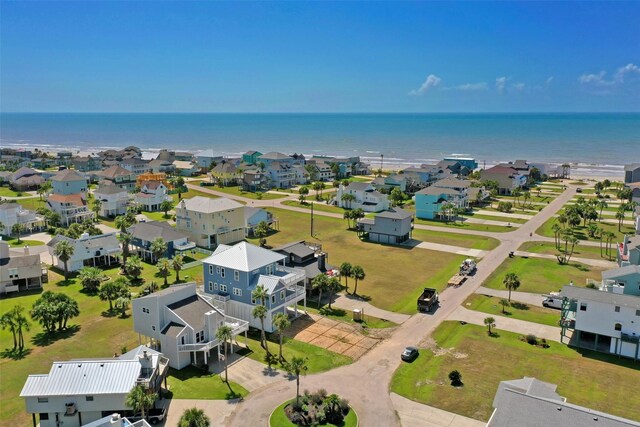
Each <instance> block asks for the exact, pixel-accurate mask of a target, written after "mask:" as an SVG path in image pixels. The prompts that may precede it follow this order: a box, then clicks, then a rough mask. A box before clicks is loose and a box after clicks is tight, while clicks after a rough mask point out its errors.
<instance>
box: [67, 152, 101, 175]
mask: <svg viewBox="0 0 640 427" xmlns="http://www.w3.org/2000/svg"><path fill="white" fill-rule="evenodd" d="M71 164H72V165H73V168H74V169H75V170H77V171H80V172H89V171H95V170H99V169H100V168H101V167H102V160H100V159H99V158H98V157H93V156H86V157H82V156H76V157H74V158H73V159H71Z"/></svg>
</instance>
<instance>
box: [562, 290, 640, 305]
mask: <svg viewBox="0 0 640 427" xmlns="http://www.w3.org/2000/svg"><path fill="white" fill-rule="evenodd" d="M560 294H561V295H562V296H563V297H567V298H570V299H575V300H581V301H583V300H584V301H594V302H601V303H605V304H611V305H620V306H624V307H631V308H635V309H636V310H640V297H638V296H635V295H625V294H616V293H613V292H607V291H600V290H598V289H589V288H580V287H578V286H568V285H567V286H563V287H562V291H561V292H560Z"/></svg>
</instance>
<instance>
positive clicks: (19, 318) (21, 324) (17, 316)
mask: <svg viewBox="0 0 640 427" xmlns="http://www.w3.org/2000/svg"><path fill="white" fill-rule="evenodd" d="M11 313H12V315H13V319H14V321H15V323H16V329H17V330H18V348H19V349H20V351H22V350H24V335H23V333H22V330H25V331H29V330H31V323H29V319H27V317H26V316H25V315H24V307H23V306H21V305H16V306H15V307H13V309H12V310H11Z"/></svg>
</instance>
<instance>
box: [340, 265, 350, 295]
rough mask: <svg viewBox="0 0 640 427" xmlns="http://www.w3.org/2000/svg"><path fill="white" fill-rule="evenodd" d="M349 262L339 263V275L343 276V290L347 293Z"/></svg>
mask: <svg viewBox="0 0 640 427" xmlns="http://www.w3.org/2000/svg"><path fill="white" fill-rule="evenodd" d="M351 269H352V267H351V263H348V262H343V263H342V264H340V276H341V277H344V287H345V291H346V292H347V293H349V283H348V280H349V277H351Z"/></svg>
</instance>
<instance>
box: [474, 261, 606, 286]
mask: <svg viewBox="0 0 640 427" xmlns="http://www.w3.org/2000/svg"><path fill="white" fill-rule="evenodd" d="M507 273H515V274H517V275H518V277H519V278H520V287H519V288H518V291H520V292H532V293H536V294H544V293H548V292H553V291H557V290H559V289H561V288H562V287H563V286H564V285H568V284H569V282H571V281H573V284H574V285H576V286H585V285H586V284H587V279H594V280H599V279H600V276H601V273H602V269H601V268H598V267H591V266H587V265H584V264H579V263H574V262H573V261H572V262H571V264H569V265H560V264H558V262H557V261H553V260H548V259H541V258H523V257H515V258H507V259H506V260H505V261H504V262H503V263H502V264H501V265H500V267H498V268H497V269H496V270H495V271H494V272H493V273H492V274H491V275H490V276H489V278H488V279H487V280H486V282H485V283H484V286H486V287H487V288H492V289H503V290H504V289H506V288H505V287H504V285H503V284H502V280H503V279H504V277H505V276H506V275H507Z"/></svg>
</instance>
